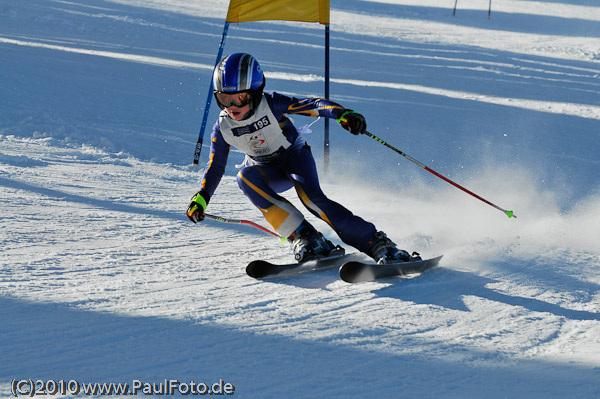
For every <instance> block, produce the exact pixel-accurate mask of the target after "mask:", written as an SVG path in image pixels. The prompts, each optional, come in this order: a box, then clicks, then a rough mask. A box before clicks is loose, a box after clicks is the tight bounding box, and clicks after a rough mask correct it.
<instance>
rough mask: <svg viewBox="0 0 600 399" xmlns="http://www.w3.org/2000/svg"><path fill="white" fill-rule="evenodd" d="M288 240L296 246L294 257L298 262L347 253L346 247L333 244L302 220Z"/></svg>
mask: <svg viewBox="0 0 600 399" xmlns="http://www.w3.org/2000/svg"><path fill="white" fill-rule="evenodd" d="M288 240H289V241H290V242H291V243H292V245H293V246H294V257H295V258H296V261H297V262H298V263H302V262H306V261H309V260H313V259H319V258H325V257H328V256H334V255H343V254H344V253H345V250H344V248H342V247H341V246H339V245H333V243H332V242H331V241H329V240H327V239H325V237H323V234H321V233H320V232H318V231H317V230H315V228H314V227H313V226H312V225H311V224H310V223H308V222H306V221H304V222H302V224H301V225H300V227H298V228H297V229H296V231H295V232H293V233H292V235H291V236H290V237H289V238H288Z"/></svg>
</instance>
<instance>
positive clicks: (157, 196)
mask: <svg viewBox="0 0 600 399" xmlns="http://www.w3.org/2000/svg"><path fill="white" fill-rule="evenodd" d="M421 3H425V5H423V4H421ZM488 4H489V2H488V1H484V0H459V1H458V3H457V12H456V16H454V17H453V16H452V8H453V7H454V1H452V0H430V1H427V2H422V1H416V0H395V1H393V0H388V1H383V0H381V1H359V0H332V2H331V46H332V48H331V69H332V77H331V82H332V83H331V92H332V95H331V97H332V99H334V100H336V101H339V102H341V103H342V104H344V105H346V106H348V107H350V108H354V109H357V110H359V111H360V112H361V113H363V114H364V115H365V116H366V117H367V121H368V125H369V130H370V131H371V132H373V133H374V134H376V135H378V136H380V137H381V138H383V139H384V140H387V141H389V142H390V143H392V144H393V145H395V146H397V147H398V148H400V149H401V150H402V151H404V152H406V153H407V154H409V155H411V156H413V157H414V158H416V159H417V160H419V161H421V162H423V163H425V164H426V165H428V166H430V167H431V168H433V169H435V170H437V171H438V172H440V173H442V174H444V175H446V176H448V177H450V178H451V179H453V180H455V181H457V182H458V183H460V184H462V185H464V186H466V187H467V188H469V189H470V190H472V191H474V192H476V193H477V194H479V195H481V196H483V197H484V198H486V199H488V200H490V201H492V202H494V203H495V204H497V205H499V206H501V207H503V208H506V209H512V210H514V212H515V214H516V215H517V216H518V218H517V219H508V218H506V216H504V215H502V214H501V212H499V211H498V210H496V209H494V208H492V207H490V206H488V205H486V204H484V203H483V202H481V201H478V200H476V199H475V198H472V197H470V196H468V195H467V194H465V193H463V192H462V191H459V190H457V189H456V188H454V187H452V186H450V185H448V184H447V183H445V182H443V181H441V180H440V179H438V178H436V177H435V176H433V175H431V174H429V173H427V172H426V171H425V170H423V169H420V168H418V167H417V166H415V165H413V164H411V163H410V162H408V161H407V160H405V159H403V158H402V157H400V156H398V155H397V154H395V153H393V152H392V151H390V150H388V149H386V148H385V147H383V146H381V145H380V144H378V143H376V142H374V141H372V140H370V139H368V138H367V137H354V136H351V135H349V134H347V132H345V131H344V130H342V129H341V128H340V127H339V126H337V125H336V124H335V123H333V124H332V125H331V148H332V153H331V156H332V160H331V165H330V172H329V174H327V175H325V174H323V175H322V182H323V186H324V189H325V191H326V193H327V194H328V195H329V196H330V197H331V198H333V199H335V200H338V201H340V202H342V203H343V204H345V205H346V206H347V207H349V208H350V209H351V210H353V211H354V212H356V213H357V214H359V215H361V216H363V217H364V218H366V219H369V220H371V221H373V222H374V223H375V224H376V225H377V227H378V228H379V229H382V230H384V231H386V232H387V233H388V235H390V236H392V237H393V238H394V240H395V241H397V242H398V243H399V244H400V245H401V246H402V247H404V248H406V249H408V250H418V251H419V252H421V253H422V254H423V255H425V256H428V257H429V256H434V255H439V254H444V255H445V257H444V259H443V260H442V263H441V267H439V268H438V269H436V270H433V271H431V272H428V273H426V274H425V275H423V276H420V277H418V278H414V279H398V280H387V281H381V282H375V283H365V284H358V285H349V284H346V283H343V282H341V281H339V279H338V278H337V274H336V271H335V270H331V271H325V272H321V273H312V274H308V275H303V276H299V277H294V278H285V279H280V280H273V281H268V282H261V281H255V280H253V279H251V278H249V277H247V276H246V275H245V273H244V267H245V264H246V263H247V262H248V261H249V260H251V259H256V258H266V259H270V260H274V261H287V260H290V259H291V254H290V248H289V246H288V244H282V243H280V242H279V241H278V240H276V239H273V238H272V237H270V236H268V235H266V234H264V233H262V232H260V231H258V230H256V229H253V228H251V227H246V226H240V225H232V224H223V223H219V222H215V221H210V220H207V221H205V222H203V223H202V224H200V225H193V224H191V223H190V222H188V221H187V219H186V218H185V215H184V212H185V208H186V207H187V204H188V201H189V198H190V197H191V195H192V194H193V193H194V192H195V190H196V186H197V183H198V178H199V172H198V171H194V170H190V169H189V168H188V165H189V164H190V163H191V161H192V158H193V150H194V145H195V142H196V139H197V134H198V129H199V126H200V121H201V119H202V113H203V109H204V99H205V98H206V93H207V90H208V87H209V84H210V75H211V70H212V65H214V62H215V57H216V52H217V49H218V45H219V41H220V38H221V32H222V28H223V23H224V17H225V14H226V10H227V5H228V2H227V1H224V0H211V1H208V0H203V1H197V0H193V1H192V0H177V1H176V0H112V1H110V0H96V1H94V2H89V1H85V0H64V1H63V0H20V1H16V0H0V87H1V91H2V95H1V96H0V186H1V189H0V223H1V229H0V248H1V252H0V261H1V269H0V358H1V359H2V362H1V365H0V395H1V396H3V397H8V396H10V384H11V381H12V380H13V379H29V378H31V379H33V380H35V379H55V380H60V379H63V380H71V379H76V380H78V381H80V382H126V383H131V381H132V380H134V379H138V380H142V381H145V382H160V381H163V380H164V379H165V378H167V379H178V380H180V381H190V380H194V381H196V382H200V381H202V382H206V383H208V384H211V383H213V382H218V381H219V379H222V380H224V381H226V382H229V383H231V384H233V385H234V386H235V394H234V395H233V396H234V397H240V398H319V397H323V398H325V397H326V398H362V397H376V398H481V397H486V398H598V397H600V360H599V359H600V244H599V240H598V237H599V236H600V161H599V160H598V154H599V149H600V135H599V133H600V96H599V92H600V40H599V39H600V6H599V5H598V1H597V0H547V1H517V0H506V1H498V2H496V1H495V2H493V3H492V15H491V19H489V20H488V17H487V7H488ZM323 42H324V40H323V27H322V26H321V25H318V24H302V23H287V22H261V23H246V24H240V25H232V26H231V27H230V33H229V36H228V38H227V42H226V48H225V52H226V53H231V52H236V51H247V52H251V53H252V54H254V55H255V56H256V57H257V58H258V59H259V61H260V62H261V64H262V65H263V67H264V69H265V70H266V71H267V79H268V83H267V88H268V89H272V90H278V91H280V92H283V93H289V94H294V95H297V96H313V95H322V93H323V80H324V79H323V58H324V57H323V53H324V51H323ZM215 117H216V110H215V109H214V107H213V109H212V110H211V113H210V123H209V125H212V123H213V121H214V119H215ZM312 121H313V120H312V119H310V118H303V117H297V118H296V124H297V125H298V126H301V125H303V124H305V123H310V122H312ZM322 126H323V123H322V121H320V122H318V123H317V124H315V125H313V127H312V129H313V130H314V132H313V133H312V134H310V135H307V138H308V140H309V142H310V143H311V144H312V147H313V152H314V154H315V157H316V159H317V160H318V162H319V167H320V168H322V167H323V163H322V155H323V150H322V147H323V144H322V142H323V141H322V140H323V139H322ZM207 135H208V132H207ZM207 152H208V150H207V148H204V149H203V152H202V159H201V163H202V164H204V163H205V162H206V158H207ZM241 160H242V155H241V154H240V153H238V152H234V153H232V155H231V157H230V161H229V166H228V169H227V174H226V176H225V178H224V179H223V182H222V184H221V185H220V187H219V189H218V191H217V193H216V194H215V196H214V198H213V201H212V202H211V204H210V206H209V209H208V211H209V212H211V213H213V214H217V215H222V216H225V217H231V218H243V219H249V220H253V221H255V222H257V223H260V224H263V225H264V224H265V222H264V221H263V220H262V219H261V216H260V213H259V212H258V211H257V210H256V209H255V208H253V206H252V205H251V204H250V202H249V201H248V200H247V199H246V198H245V197H244V196H243V195H242V193H241V192H240V191H239V190H238V188H237V185H236V182H235V173H236V169H235V166H234V165H235V164H236V163H240V161H241ZM288 197H289V198H290V199H291V200H293V201H294V203H296V204H298V201H297V200H296V199H295V195H293V194H292V193H290V195H289V196H288ZM309 219H310V220H312V221H314V222H315V224H316V225H317V226H318V227H319V228H320V229H322V231H323V232H324V233H325V235H326V236H328V237H329V238H332V239H334V241H335V242H336V243H339V240H338V239H337V237H336V236H335V234H334V233H333V232H332V231H331V230H330V229H329V228H328V227H327V226H326V225H325V224H324V223H322V222H320V221H316V220H314V218H312V217H310V218H309ZM59 396H60V395H59Z"/></svg>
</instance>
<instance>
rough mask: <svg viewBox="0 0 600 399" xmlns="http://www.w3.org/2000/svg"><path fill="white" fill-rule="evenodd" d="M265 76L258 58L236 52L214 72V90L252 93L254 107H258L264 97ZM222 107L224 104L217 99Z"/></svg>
mask: <svg viewBox="0 0 600 399" xmlns="http://www.w3.org/2000/svg"><path fill="white" fill-rule="evenodd" d="M264 87H265V76H264V74H263V71H262V68H261V67H260V64H259V63H258V61H256V59H255V58H254V57H253V56H251V55H250V54H246V53H235V54H231V55H228V56H226V57H225V58H223V59H222V60H221V62H219V64H218V65H217V67H216V68H215V71H214V73H213V91H214V94H215V98H216V95H217V93H228V94H235V93H242V92H247V93H250V96H251V97H252V102H251V104H252V108H253V109H254V108H256V107H257V106H258V104H259V103H260V101H261V99H262V92H263V89H264ZM217 104H218V105H219V107H220V108H221V109H223V108H224V106H223V104H221V103H220V102H219V100H218V99H217Z"/></svg>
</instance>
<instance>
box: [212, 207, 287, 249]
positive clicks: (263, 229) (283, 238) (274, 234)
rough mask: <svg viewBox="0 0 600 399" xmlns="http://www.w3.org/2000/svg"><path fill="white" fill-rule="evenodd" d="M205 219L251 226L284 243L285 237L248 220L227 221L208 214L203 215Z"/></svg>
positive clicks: (227, 219)
mask: <svg viewBox="0 0 600 399" xmlns="http://www.w3.org/2000/svg"><path fill="white" fill-rule="evenodd" d="M204 216H205V217H207V218H209V219H212V220H216V221H217V222H222V223H233V224H245V225H248V226H252V227H254V228H257V229H259V230H261V231H264V232H265V233H267V234H271V235H272V236H275V237H277V238H279V241H281V242H285V241H286V238H285V237H281V236H280V235H279V234H277V233H275V232H272V231H271V230H269V229H267V228H266V227H263V226H261V225H259V224H256V223H254V222H251V221H250V220H243V219H229V218H224V217H221V216H216V215H211V214H209V213H205V214H204Z"/></svg>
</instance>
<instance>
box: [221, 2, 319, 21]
mask: <svg viewBox="0 0 600 399" xmlns="http://www.w3.org/2000/svg"><path fill="white" fill-rule="evenodd" d="M267 20H280V21H301V22H318V23H320V24H323V25H327V24H329V0H231V1H230V2H229V10H228V11H227V19H226V21H227V22H231V23H239V22H250V21H267Z"/></svg>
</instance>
